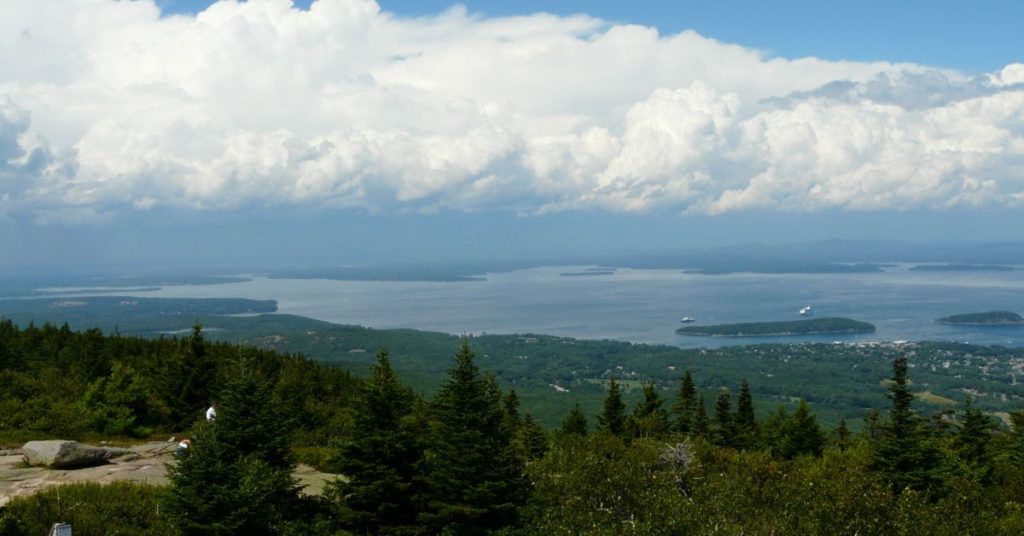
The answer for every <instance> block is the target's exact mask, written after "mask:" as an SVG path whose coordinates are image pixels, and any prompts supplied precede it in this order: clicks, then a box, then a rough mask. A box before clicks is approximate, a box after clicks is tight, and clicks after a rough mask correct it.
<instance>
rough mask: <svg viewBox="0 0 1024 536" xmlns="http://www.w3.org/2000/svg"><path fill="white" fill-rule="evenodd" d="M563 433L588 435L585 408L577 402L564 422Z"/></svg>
mask: <svg viewBox="0 0 1024 536" xmlns="http://www.w3.org/2000/svg"><path fill="white" fill-rule="evenodd" d="M562 433H563V434H566V435H579V436H585V435H587V416H586V415H584V414H583V408H581V407H580V403H579V402H576V405H575V406H573V408H572V411H571V412H569V416H568V417H566V418H565V421H563V422H562Z"/></svg>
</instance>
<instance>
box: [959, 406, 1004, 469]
mask: <svg viewBox="0 0 1024 536" xmlns="http://www.w3.org/2000/svg"><path fill="white" fill-rule="evenodd" d="M994 427H995V426H994V425H993V423H992V420H991V419H990V418H989V417H988V416H987V415H985V414H984V413H982V412H981V410H979V409H978V408H977V407H975V406H974V404H973V400H972V399H971V397H970V396H968V397H967V401H966V403H965V405H964V416H963V424H962V425H961V427H960V431H959V433H958V434H957V438H956V444H957V447H958V450H959V452H960V457H961V459H963V460H964V461H965V462H967V465H968V466H969V467H970V468H971V470H972V472H973V473H974V476H975V477H976V478H978V479H980V480H983V481H985V480H987V479H988V477H989V476H990V474H991V472H992V460H991V457H990V456H989V453H988V443H989V440H990V439H991V434H992V430H993V428H994Z"/></svg>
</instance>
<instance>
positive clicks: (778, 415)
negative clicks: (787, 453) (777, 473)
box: [761, 404, 790, 458]
mask: <svg viewBox="0 0 1024 536" xmlns="http://www.w3.org/2000/svg"><path fill="white" fill-rule="evenodd" d="M789 423H790V419H789V413H787V412H786V408H785V406H782V405H781V404H780V405H779V407H777V408H776V409H775V412H774V413H772V414H771V415H769V416H768V419H767V420H766V421H765V423H764V426H763V427H761V431H762V436H763V438H764V442H765V445H767V446H768V449H769V450H770V451H771V453H772V456H775V457H777V458H781V457H782V451H783V449H784V448H785V443H786V436H787V434H788V433H789Z"/></svg>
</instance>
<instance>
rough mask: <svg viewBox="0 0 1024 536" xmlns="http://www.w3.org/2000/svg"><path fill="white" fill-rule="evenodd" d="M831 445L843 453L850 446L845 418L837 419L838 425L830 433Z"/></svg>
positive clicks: (848, 430)
mask: <svg viewBox="0 0 1024 536" xmlns="http://www.w3.org/2000/svg"><path fill="white" fill-rule="evenodd" d="M832 436H833V438H834V439H833V441H832V444H833V445H835V446H836V448H838V449H839V450H840V451H845V450H846V449H847V447H849V446H850V428H849V427H847V426H846V418H844V417H839V424H838V425H837V426H836V429H835V430H833V431H832Z"/></svg>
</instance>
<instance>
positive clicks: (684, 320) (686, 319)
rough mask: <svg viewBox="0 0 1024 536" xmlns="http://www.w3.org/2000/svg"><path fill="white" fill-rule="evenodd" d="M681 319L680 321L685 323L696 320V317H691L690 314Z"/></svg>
mask: <svg viewBox="0 0 1024 536" xmlns="http://www.w3.org/2000/svg"><path fill="white" fill-rule="evenodd" d="M679 321H680V322H682V323H684V324H689V323H690V322H696V319H694V318H692V317H689V316H684V317H683V318H682V319H680V320H679Z"/></svg>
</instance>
